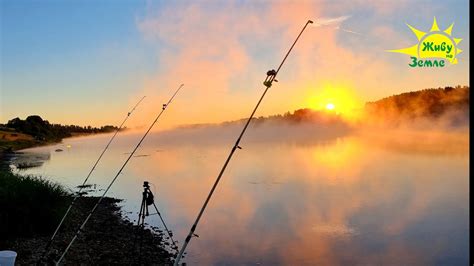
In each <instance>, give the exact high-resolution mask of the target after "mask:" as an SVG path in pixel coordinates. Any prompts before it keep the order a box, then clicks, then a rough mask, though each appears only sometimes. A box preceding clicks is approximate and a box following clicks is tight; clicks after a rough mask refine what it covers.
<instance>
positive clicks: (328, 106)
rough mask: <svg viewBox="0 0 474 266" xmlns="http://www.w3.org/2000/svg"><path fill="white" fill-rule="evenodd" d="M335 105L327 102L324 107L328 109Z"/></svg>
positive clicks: (332, 108)
mask: <svg viewBox="0 0 474 266" xmlns="http://www.w3.org/2000/svg"><path fill="white" fill-rule="evenodd" d="M335 107H336V106H334V104H333V103H328V104H326V109H328V110H334V108H335Z"/></svg>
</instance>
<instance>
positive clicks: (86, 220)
mask: <svg viewBox="0 0 474 266" xmlns="http://www.w3.org/2000/svg"><path fill="white" fill-rule="evenodd" d="M183 86H184V84H181V85H180V86H179V88H178V89H177V90H176V91H175V93H174V94H173V96H171V98H170V99H169V100H168V102H167V103H165V104H163V108H162V109H161V112H160V113H159V114H158V115H157V116H156V118H155V120H154V121H153V123H151V125H150V127H149V128H148V130H147V131H146V132H145V134H144V135H143V137H142V138H141V139H140V141H139V142H138V143H137V146H135V148H134V149H133V151H132V152H131V153H130V155H129V156H128V158H127V160H125V162H124V163H123V165H122V167H120V170H119V171H118V172H117V174H116V175H115V177H114V178H113V179H112V181H111V182H110V184H109V186H108V187H107V188H106V189H105V191H104V193H103V194H102V196H101V197H100V198H99V200H98V201H97V203H96V204H95V205H94V207H93V208H92V210H91V211H90V212H89V214H88V215H87V217H86V219H85V220H84V222H83V223H82V224H81V226H80V227H79V229H78V230H77V232H76V234H75V235H74V237H73V238H72V239H71V241H70V242H69V244H68V245H67V247H66V249H65V250H64V251H63V253H62V254H61V257H60V258H59V260H58V261H57V262H56V265H59V263H61V261H62V260H63V259H64V256H65V255H66V253H67V252H68V251H69V249H70V248H71V246H72V244H73V243H74V241H75V240H76V239H77V237H78V236H79V234H80V233H81V232H82V230H83V229H84V226H85V225H86V223H87V222H88V221H89V219H90V218H91V216H92V214H93V213H94V212H95V210H96V209H97V207H98V206H99V204H100V203H101V202H102V200H103V199H104V197H105V195H106V194H107V192H108V191H109V189H110V188H111V187H112V185H113V184H114V182H115V180H117V178H118V176H119V175H120V174H121V173H122V170H123V169H124V168H125V166H126V165H127V163H128V162H129V161H130V159H131V158H132V157H133V154H134V153H135V152H136V151H137V149H138V147H140V145H141V144H142V142H143V140H144V139H145V138H146V136H147V135H148V133H149V132H150V130H151V129H152V128H153V126H154V125H155V123H156V122H157V121H158V119H159V118H160V116H161V115H162V114H163V112H164V111H165V110H166V108H167V107H168V105H169V104H170V103H171V101H172V100H173V99H174V97H175V96H176V94H178V92H179V90H180V89H181V88H182V87H183Z"/></svg>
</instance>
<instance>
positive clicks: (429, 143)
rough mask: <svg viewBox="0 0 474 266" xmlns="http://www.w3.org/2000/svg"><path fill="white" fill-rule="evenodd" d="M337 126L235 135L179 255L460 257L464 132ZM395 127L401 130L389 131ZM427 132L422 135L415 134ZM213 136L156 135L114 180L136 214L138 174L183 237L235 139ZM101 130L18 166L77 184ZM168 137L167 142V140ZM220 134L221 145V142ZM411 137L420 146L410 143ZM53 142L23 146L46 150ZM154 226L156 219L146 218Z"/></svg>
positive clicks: (464, 226) (402, 261) (306, 260)
mask: <svg viewBox="0 0 474 266" xmlns="http://www.w3.org/2000/svg"><path fill="white" fill-rule="evenodd" d="M377 136H378V137H375V136H374V134H369V133H367V132H357V133H353V134H351V135H341V136H338V137H336V138H332V139H327V138H325V139H324V141H312V142H311V143H309V144H306V145H305V144H303V143H295V142H291V141H289V142H285V141H269V142H257V141H252V138H250V139H249V140H247V141H245V140H244V142H243V143H242V146H243V147H244V149H243V150H242V151H239V152H238V153H237V154H236V155H235V157H234V160H233V161H232V162H231V164H230V165H229V168H228V171H227V172H226V174H225V175H224V177H223V179H222V181H221V184H220V186H219V188H218V189H217V191H216V193H215V196H214V198H213V199H212V201H211V202H210V204H209V208H208V209H207V210H206V212H205V214H204V216H203V218H202V221H201V223H200V225H199V227H198V229H197V230H196V233H197V234H198V235H199V238H195V239H194V240H193V241H192V242H191V244H190V246H189V248H188V255H187V256H186V261H187V262H188V263H189V264H200V265H209V264H221V265H233V264H237V265H242V264H245V265H247V264H249V265H258V264H262V265H414V264H416V265H424V264H426V265H428V264H441V265H465V264H467V262H468V235H469V226H468V182H469V181H468V180H469V179H468V159H469V158H468V149H467V148H466V147H467V145H468V142H469V138H468V135H467V133H452V134H450V133H449V134H448V133H443V134H442V133H436V134H434V133H433V134H429V137H426V136H428V135H427V134H424V135H423V134H422V133H413V134H412V135H410V134H408V135H407V134H405V135H403V137H401V135H400V133H394V134H389V133H388V132H387V133H386V134H384V137H380V136H381V134H379V135H377ZM396 136H398V137H396ZM420 136H424V138H420ZM139 137H140V136H139V135H134V134H129V135H124V136H121V137H120V138H119V139H117V140H118V142H117V143H116V144H115V145H114V146H111V149H110V150H109V152H108V153H107V154H106V155H105V156H104V159H103V160H104V161H103V162H102V163H101V164H100V165H99V167H98V168H97V170H96V172H95V174H94V175H93V176H92V177H91V180H92V182H93V183H96V184H97V186H98V187H100V188H103V187H104V186H105V185H106V184H107V183H108V182H109V181H110V180H111V178H112V177H113V176H114V175H115V173H116V171H117V170H118V168H119V167H120V165H121V164H122V163H123V161H124V160H125V159H126V157H127V155H126V154H125V153H127V152H130V150H131V148H132V147H133V146H134V145H135V143H136V142H137V140H138V138H139ZM219 138H220V139H219V140H216V142H215V143H214V144H213V145H197V144H196V145H192V144H189V142H188V143H186V144H183V143H182V142H179V138H178V139H174V141H166V140H167V136H166V135H163V134H162V135H160V134H154V135H153V136H152V137H151V138H150V139H148V140H147V141H146V143H144V145H143V146H142V147H141V149H140V150H139V152H138V153H137V155H146V156H136V157H134V158H133V159H132V161H131V162H130V164H129V165H128V167H127V168H126V169H125V171H124V173H123V175H122V176H121V177H120V178H119V179H118V181H117V183H116V184H115V185H114V187H113V188H112V191H111V195H112V196H115V197H119V198H125V199H126V201H125V202H124V203H123V204H124V208H125V210H126V211H130V212H132V213H131V216H130V218H131V219H132V220H134V219H136V216H137V213H138V211H139V205H140V200H141V191H142V183H143V181H144V180H148V181H150V182H151V183H152V184H153V185H154V186H152V191H153V193H154V194H155V197H156V204H157V206H158V208H159V209H160V212H161V213H162V215H163V216H164V218H165V220H166V222H167V225H168V226H169V227H170V228H171V229H172V230H173V231H174V234H175V239H177V240H179V241H180V242H181V241H183V239H184V237H185V234H186V233H187V232H188V230H189V227H190V225H191V224H192V222H193V221H194V218H195V215H196V214H197V211H198V210H199V208H200V207H201V205H202V202H203V200H204V199H205V197H206V196H207V193H208V191H209V189H210V187H211V185H212V183H213V182H214V179H215V177H216V175H217V173H218V171H219V170H220V167H221V166H222V163H223V160H224V159H225V158H226V156H227V154H228V152H229V150H230V148H231V143H233V141H232V139H233V138H234V136H232V135H231V134H229V135H228V136H227V135H225V134H224V135H221V136H220V137H219ZM107 140H108V136H95V137H87V138H79V139H68V140H65V143H64V144H61V145H71V148H70V150H69V151H68V152H63V153H51V158H50V161H48V163H47V164H44V165H42V166H41V167H39V168H34V169H28V170H25V173H37V174H44V175H46V176H48V177H50V178H51V179H54V180H58V181H59V182H61V183H63V184H66V185H68V186H70V187H75V186H77V185H79V184H80V183H81V182H82V180H83V178H84V177H85V175H86V174H87V172H88V171H89V169H90V167H91V166H92V163H93V162H94V160H95V159H96V156H98V154H99V153H100V151H101V149H102V147H103V145H105V143H106V142H107ZM168 140H169V139H168ZM216 143H217V144H216ZM415 144H416V145H415ZM56 148H57V146H51V147H42V148H37V149H33V150H30V152H33V151H34V152H38V151H43V152H44V151H53V150H54V149H56ZM146 221H147V222H148V223H150V224H152V225H160V223H159V220H158V218H157V217H156V216H150V217H149V218H147V220H146Z"/></svg>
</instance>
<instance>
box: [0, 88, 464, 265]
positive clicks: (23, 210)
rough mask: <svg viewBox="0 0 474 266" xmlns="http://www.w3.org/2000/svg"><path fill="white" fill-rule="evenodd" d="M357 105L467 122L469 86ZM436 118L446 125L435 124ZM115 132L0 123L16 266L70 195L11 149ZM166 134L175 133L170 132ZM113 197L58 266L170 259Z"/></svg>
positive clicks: (392, 120) (408, 116)
mask: <svg viewBox="0 0 474 266" xmlns="http://www.w3.org/2000/svg"><path fill="white" fill-rule="evenodd" d="M364 109H365V113H366V114H367V116H368V119H373V120H375V121H373V120H371V121H370V122H377V123H378V122H379V121H382V126H383V127H392V126H395V127H396V126H399V125H401V124H403V123H406V122H410V123H415V124H416V123H418V124H420V123H419V122H418V121H420V120H419V119H424V121H425V122H426V121H427V122H428V124H430V125H432V126H433V125H434V126H438V125H440V126H448V127H457V126H468V125H469V87H468V86H463V87H461V86H456V87H454V88H453V87H446V88H438V89H427V90H422V91H415V92H409V93H403V94H400V95H394V96H390V97H387V98H384V99H381V100H379V101H375V102H369V103H367V104H366V106H365V107H364ZM440 120H443V121H445V122H446V123H439V121H440ZM241 122H242V121H241V120H236V121H230V122H223V123H221V124H201V125H199V124H196V125H187V126H182V127H181V129H185V130H188V131H190V130H195V129H199V128H203V127H209V128H219V127H221V126H230V125H237V124H238V123H241ZM264 122H265V123H266V122H272V123H275V124H277V125H280V126H281V125H283V124H282V123H286V124H296V123H311V124H321V125H323V124H324V125H329V124H331V126H333V127H334V126H339V127H345V125H346V124H345V123H344V122H343V121H342V120H341V119H340V117H338V116H337V115H334V114H324V113H322V112H319V111H314V110H310V109H300V110H296V111H294V112H293V113H290V112H287V113H285V114H284V115H274V116H269V117H258V118H255V121H254V124H255V126H256V127H258V126H259V125H260V124H263V123H264ZM270 124H271V123H270ZM115 130H117V127H114V126H104V127H100V128H92V127H90V126H89V127H80V126H63V125H58V124H50V123H49V122H48V121H47V120H43V119H42V118H41V117H39V116H37V115H34V116H29V117H27V118H26V119H25V120H21V119H19V118H15V119H12V120H10V121H8V123H7V124H5V125H1V124H0V166H1V167H0V249H11V250H15V251H16V252H17V253H18V257H17V263H18V264H21V265H23V264H26V265H30V264H36V263H37V261H38V259H39V257H40V255H41V252H42V250H43V247H45V245H46V243H47V242H48V239H49V237H50V236H51V234H52V232H53V230H54V228H55V226H57V224H58V223H59V219H61V217H62V215H63V214H64V212H65V208H67V206H68V205H69V203H70V202H71V200H72V196H73V194H72V192H70V191H67V190H66V189H65V188H64V187H62V186H61V185H60V184H56V183H53V182H50V181H48V180H47V179H45V178H42V177H32V176H22V175H19V174H15V173H12V171H11V170H10V166H9V164H10V161H9V160H10V159H11V156H13V155H14V154H15V152H14V151H17V150H21V149H25V148H31V147H36V146H42V145H50V144H55V143H58V142H60V141H61V140H62V139H63V138H66V137H72V136H78V135H84V134H86V135H88V134H100V133H110V132H113V131H115ZM310 133H311V132H310ZM170 134H172V132H170ZM172 135H173V136H172V137H173V138H174V134H172ZM312 137H314V135H313V136H312ZM96 200H97V198H95V197H89V196H84V197H81V198H80V200H78V203H77V204H76V205H75V208H73V209H72V210H73V212H72V213H71V215H70V217H69V218H68V219H66V224H65V226H64V227H63V230H64V231H60V233H59V235H58V237H57V239H56V241H55V242H54V243H53V248H52V249H51V253H50V254H49V256H48V257H47V260H46V261H44V263H46V264H51V263H53V261H54V260H55V259H58V256H59V255H60V254H58V253H59V252H60V251H61V250H63V249H64V248H65V246H66V245H67V242H68V241H69V240H70V239H71V238H72V236H73V234H74V233H75V231H76V230H77V228H78V226H79V223H80V222H82V221H83V219H84V216H85V215H86V214H87V212H88V211H89V210H90V209H91V208H92V206H93V204H94V203H95V202H96ZM119 202H120V200H118V199H113V198H106V200H104V201H103V204H102V205H101V206H100V207H99V208H98V211H97V212H96V214H94V215H93V216H92V219H91V221H90V222H89V224H88V225H87V226H86V229H85V230H84V232H83V234H81V237H79V239H78V241H77V242H76V243H75V244H74V248H73V249H72V250H71V251H70V252H69V253H68V255H67V257H66V259H65V261H64V262H65V264H67V265H79V264H131V265H135V264H146V265H154V264H160V265H168V264H171V263H172V260H173V257H172V255H171V254H170V253H169V252H168V251H167V250H168V249H167V247H168V245H169V243H168V242H167V240H166V238H165V237H164V236H163V234H162V232H161V231H160V230H159V229H157V228H151V229H143V228H139V227H137V226H135V225H133V224H132V223H131V222H130V221H128V220H127V219H126V218H125V216H124V215H122V213H121V210H120V207H119V205H118V203H119ZM137 239H141V240H140V241H138V240H137ZM137 241H138V242H137ZM132 259H134V261H132ZM138 259H141V261H139V260H138Z"/></svg>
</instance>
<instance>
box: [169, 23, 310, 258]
mask: <svg viewBox="0 0 474 266" xmlns="http://www.w3.org/2000/svg"><path fill="white" fill-rule="evenodd" d="M310 23H313V21H311V20H308V21H307V22H306V24H305V25H304V27H303V29H302V30H301V32H300V33H299V34H298V37H296V40H295V41H294V42H293V45H291V47H290V49H289V50H288V52H287V53H286V55H285V57H284V58H283V61H282V62H281V64H280V66H278V68H277V70H276V71H275V70H273V69H272V70H270V71H268V72H267V78H266V79H265V81H264V82H263V84H264V85H265V87H266V88H265V91H264V92H263V94H262V96H261V97H260V100H259V101H258V102H257V105H256V106H255V108H254V109H253V111H252V114H251V115H250V117H249V118H248V120H247V123H246V124H245V126H244V128H243V129H242V132H241V133H240V135H239V137H238V138H237V141H236V142H235V144H234V146H233V147H232V150H231V151H230V154H229V156H228V157H227V160H226V161H225V163H224V166H223V167H222V169H221V171H220V173H219V175H218V176H217V179H216V181H215V183H214V185H213V186H212V188H211V191H210V192H209V195H208V196H207V198H206V200H205V201H204V205H203V206H202V208H201V210H200V211H199V214H198V216H197V218H196V221H195V222H194V224H193V226H192V227H191V230H190V231H189V234H188V235H187V237H186V240H185V242H184V244H183V247H182V248H181V250H180V252H179V254H178V256H177V257H176V260H175V261H174V266H177V265H178V263H179V260H180V259H181V257H182V256H183V254H184V251H185V250H186V247H187V245H188V244H189V242H190V241H191V237H193V236H197V235H196V234H195V233H194V231H195V230H196V227H197V225H198V223H199V220H200V219H201V216H202V214H203V213H204V210H205V209H206V207H207V204H208V203H209V200H210V199H211V197H212V194H213V193H214V190H215V189H216V187H217V185H218V184H219V181H220V179H221V177H222V175H223V174H224V171H225V169H226V168H227V164H228V163H229V161H230V160H231V158H232V156H233V155H234V152H235V151H236V150H237V149H242V147H240V146H239V143H240V140H241V139H242V136H243V135H244V133H245V131H246V130H247V127H248V125H249V124H250V121H251V120H252V118H253V116H254V114H255V112H256V111H257V109H258V107H259V105H260V103H261V102H262V100H263V97H264V96H265V94H266V93H267V91H268V89H269V88H270V87H271V86H272V83H273V81H275V82H278V81H277V80H276V79H275V78H276V76H277V74H278V72H279V71H280V69H281V67H282V66H283V63H285V60H286V58H287V57H288V55H289V54H290V52H291V50H292V49H293V47H294V46H295V44H296V42H297V41H298V39H299V38H300V36H301V34H303V31H304V30H305V29H306V27H307V26H308V24H310Z"/></svg>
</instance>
